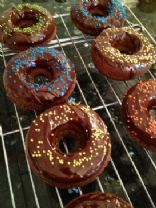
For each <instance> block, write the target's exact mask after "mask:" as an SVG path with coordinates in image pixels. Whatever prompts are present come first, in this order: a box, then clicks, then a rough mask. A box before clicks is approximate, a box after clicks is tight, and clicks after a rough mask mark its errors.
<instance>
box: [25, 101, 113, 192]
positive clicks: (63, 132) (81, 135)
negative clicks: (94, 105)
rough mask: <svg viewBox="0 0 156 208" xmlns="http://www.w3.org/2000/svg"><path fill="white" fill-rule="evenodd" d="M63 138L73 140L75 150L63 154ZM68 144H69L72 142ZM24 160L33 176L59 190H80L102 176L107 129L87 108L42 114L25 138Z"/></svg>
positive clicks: (70, 107) (107, 157) (108, 149)
mask: <svg viewBox="0 0 156 208" xmlns="http://www.w3.org/2000/svg"><path fill="white" fill-rule="evenodd" d="M65 137H72V140H73V139H76V142H77V144H78V145H77V146H78V148H77V150H76V151H74V152H70V153H63V152H62V151H61V150H60V148H59V143H60V141H61V140H62V139H63V138H65ZM72 140H71V141H72ZM26 147H27V156H28V160H29V163H30V167H31V168H32V170H33V171H34V173H35V174H36V175H37V176H39V177H40V178H41V179H42V180H44V181H45V182H47V183H48V184H50V185H53V186H57V187H59V188H69V187H76V186H83V185H85V184H87V183H90V182H92V181H93V180H95V178H96V177H97V176H98V175H99V174H101V173H102V172H103V169H104V167H105V166H106V165H107V164H108V162H109V160H110V152H111V144H110V138H109V134H108V132H107V127H106V126H105V124H104V123H103V121H102V119H101V118H100V117H99V116H98V114H96V112H94V111H93V110H91V109H90V108H89V107H87V106H84V105H80V104H71V103H67V104H64V105H57V106H54V107H53V108H51V109H48V110H47V111H45V112H44V113H42V114H41V115H40V116H39V117H38V118H37V119H36V120H35V121H34V122H33V123H32V125H31V127H30V129H29V131H28V134H27V137H26Z"/></svg>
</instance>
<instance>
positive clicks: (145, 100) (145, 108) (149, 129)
mask: <svg viewBox="0 0 156 208" xmlns="http://www.w3.org/2000/svg"><path fill="white" fill-rule="evenodd" d="M155 104H156V80H148V81H140V82H139V83H137V84H136V85H135V86H133V87H132V88H131V89H130V90H128V92H127V95H126V96H125V97H124V99H123V103H122V112H123V113H122V114H123V121H124V123H125V125H126V127H127V129H128V130H129V132H130V134H131V135H132V136H133V138H134V139H135V140H136V141H137V142H138V143H139V144H140V145H142V146H143V147H145V148H147V149H149V150H152V151H156V120H155V118H154V117H153V116H152V115H151V114H150V110H151V109H152V108H153V107H154V106H155Z"/></svg>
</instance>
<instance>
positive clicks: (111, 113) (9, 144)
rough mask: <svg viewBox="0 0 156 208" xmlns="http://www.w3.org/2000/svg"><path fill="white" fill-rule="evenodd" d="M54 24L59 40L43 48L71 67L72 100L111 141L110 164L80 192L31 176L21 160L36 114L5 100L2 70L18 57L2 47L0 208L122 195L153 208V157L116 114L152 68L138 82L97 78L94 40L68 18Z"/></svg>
mask: <svg viewBox="0 0 156 208" xmlns="http://www.w3.org/2000/svg"><path fill="white" fill-rule="evenodd" d="M125 7H126V9H127V13H128V17H129V18H128V20H127V23H126V24H127V25H126V26H127V27H133V28H134V29H136V30H139V31H141V32H143V33H144V34H145V35H146V36H148V37H149V39H150V40H151V42H152V43H153V44H154V45H156V41H155V39H154V37H152V35H151V34H150V33H149V31H148V30H147V29H146V28H145V27H144V25H143V24H142V23H141V21H140V20H139V19H138V18H137V17H136V16H135V14H134V13H133V11H132V10H131V9H130V8H129V7H128V6H125ZM55 18H56V22H57V25H58V30H57V31H58V32H57V36H56V39H55V40H53V41H52V42H51V43H50V44H48V45H46V47H55V48H58V50H61V51H62V52H63V53H64V54H65V55H66V56H68V57H69V58H70V59H71V60H72V61H73V62H74V63H75V65H76V73H77V81H76V88H75V91H74V93H73V95H72V97H74V98H75V99H76V101H80V102H81V103H84V104H88V105H90V106H91V107H92V108H93V109H94V110H95V111H96V112H97V113H99V115H100V116H101V117H102V118H103V120H104V122H105V123H106V124H107V126H108V130H109V132H110V135H111V138H112V159H111V162H110V164H109V165H108V167H107V168H106V170H105V171H104V172H103V174H102V175H100V176H99V177H98V178H97V179H96V181H95V182H93V183H91V184H89V185H87V186H84V187H81V188H79V187H75V188H72V189H68V190H60V189H58V188H56V187H50V186H48V185H47V184H45V183H43V182H42V181H40V179H38V178H37V177H36V176H35V175H34V174H33V173H32V172H31V170H30V167H29V164H28V161H27V158H26V157H25V144H24V138H25V134H26V132H27V130H28V129H29V126H30V124H31V121H32V120H33V119H34V118H35V117H36V116H37V115H38V114H39V113H38V112H29V111H24V110H21V109H19V108H17V107H16V106H15V105H14V104H12V103H11V102H10V101H9V100H8V99H7V98H6V95H5V92H4V89H3V83H2V75H3V69H4V68H5V67H6V62H7V61H8V60H9V59H10V58H11V57H12V56H13V55H14V54H16V52H14V51H12V50H10V49H8V48H5V47H4V46H2V45H0V56H1V62H0V63H1V68H2V70H1V71H0V75H1V76H0V77H1V80H0V84H1V90H0V93H1V96H0V106H1V113H0V138H1V141H0V150H1V151H0V207H4V208H10V207H13V208H18V207H19V208H21V207H22V208H23V207H30V208H34V207H37V208H42V207H46V208H50V207H52V208H60V207H61V208H63V207H64V205H65V204H66V203H67V202H69V201H70V200H72V199H73V198H75V197H77V196H79V195H82V194H84V193H88V192H92V191H101V192H105V191H107V192H113V193H115V194H118V195H120V196H121V197H123V198H124V199H126V200H128V201H129V202H130V203H131V204H132V205H133V206H134V207H135V208H155V207H156V180H155V178H156V155H155V154H154V153H151V152H149V151H147V150H145V149H142V148H141V147H139V146H138V145H136V144H135V143H134V142H133V140H131V139H130V136H129V135H128V134H127V131H126V130H125V128H124V127H123V123H122V118H121V112H120V108H121V103H122V98H123V95H124V94H125V93H126V91H127V90H128V89H129V88H130V87H131V86H133V85H134V84H135V83H137V82H138V80H142V79H144V80H147V79H149V78H152V79H155V75H156V70H155V69H154V68H155V66H153V69H152V70H151V71H148V72H147V73H146V74H145V75H144V76H142V77H140V78H139V79H135V80H131V81H126V82H121V81H114V80H111V79H108V78H106V77H104V76H102V75H101V74H100V73H98V71H97V70H96V69H95V66H94V64H93V63H92V60H91V56H90V47H91V43H92V41H93V37H90V36H86V35H83V34H82V33H81V32H80V31H78V30H75V29H74V30H73V29H72V28H73V27H71V24H72V23H71V20H70V14H69V13H67V14H60V15H56V16H55ZM65 148H66V150H67V147H66V146H65ZM67 151H68V150H67Z"/></svg>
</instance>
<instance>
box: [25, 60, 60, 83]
mask: <svg viewBox="0 0 156 208" xmlns="http://www.w3.org/2000/svg"><path fill="white" fill-rule="evenodd" d="M26 74H27V82H30V83H36V84H38V85H47V84H49V83H50V82H52V81H53V80H55V79H56V78H57V77H58V76H59V75H60V72H58V71H56V70H54V69H53V67H52V64H50V62H47V60H37V61H34V62H32V63H31V66H30V67H29V68H28V69H27V72H26Z"/></svg>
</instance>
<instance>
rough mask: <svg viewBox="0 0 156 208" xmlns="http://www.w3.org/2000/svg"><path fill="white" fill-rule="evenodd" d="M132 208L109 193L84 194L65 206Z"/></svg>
mask: <svg viewBox="0 0 156 208" xmlns="http://www.w3.org/2000/svg"><path fill="white" fill-rule="evenodd" d="M89 207H90V208H132V206H131V205H130V204H129V203H128V202H126V201H124V200H123V199H121V198H120V197H118V196H116V195H114V194H111V193H100V192H93V193H89V194H84V195H82V196H80V197H78V198H76V199H74V200H72V201H71V202H70V203H69V204H67V205H66V206H65V208H89Z"/></svg>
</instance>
